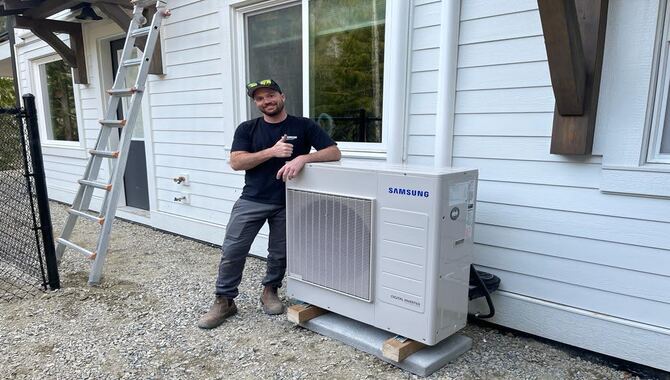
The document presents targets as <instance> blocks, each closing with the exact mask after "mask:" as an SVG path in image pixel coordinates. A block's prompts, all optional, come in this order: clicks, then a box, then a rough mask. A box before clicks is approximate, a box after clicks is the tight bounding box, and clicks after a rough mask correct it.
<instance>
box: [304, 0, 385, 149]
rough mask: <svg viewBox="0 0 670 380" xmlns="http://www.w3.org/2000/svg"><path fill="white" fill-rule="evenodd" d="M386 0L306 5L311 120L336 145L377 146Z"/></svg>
mask: <svg viewBox="0 0 670 380" xmlns="http://www.w3.org/2000/svg"><path fill="white" fill-rule="evenodd" d="M385 8H386V1H385V0H366V1H361V0H312V1H310V3H309V59H310V68H309V73H310V74H309V76H310V103H309V104H310V117H312V118H313V119H315V120H317V121H318V122H319V123H320V124H321V126H322V127H323V128H324V129H326V131H328V133H329V134H330V135H331V136H332V137H333V139H335V140H336V141H358V142H381V138H382V124H381V119H382V88H383V87H382V84H383V77H384V26H385V19H384V15H385Z"/></svg>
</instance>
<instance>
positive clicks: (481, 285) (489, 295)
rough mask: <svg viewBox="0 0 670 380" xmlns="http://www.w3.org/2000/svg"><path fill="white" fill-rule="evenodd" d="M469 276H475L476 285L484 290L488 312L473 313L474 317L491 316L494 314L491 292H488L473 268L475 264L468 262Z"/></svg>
mask: <svg viewBox="0 0 670 380" xmlns="http://www.w3.org/2000/svg"><path fill="white" fill-rule="evenodd" d="M470 277H471V278H473V277H474V278H475V279H476V280H477V286H479V287H480V288H481V289H482V290H483V291H484V297H486V303H487V304H488V306H489V313H488V314H486V315H481V314H479V313H475V314H474V315H475V317H477V318H491V317H493V316H494V315H495V314H496V309H495V307H493V300H492V299H491V293H489V290H488V289H487V288H486V284H484V281H482V278H481V277H479V273H477V270H476V269H475V266H474V265H472V264H470Z"/></svg>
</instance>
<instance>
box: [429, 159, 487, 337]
mask: <svg viewBox="0 0 670 380" xmlns="http://www.w3.org/2000/svg"><path fill="white" fill-rule="evenodd" d="M442 188H443V189H444V191H443V194H444V199H443V201H442V202H441V203H440V208H441V214H442V215H443V218H442V220H443V223H441V227H440V237H439V242H440V243H439V248H438V251H439V261H438V264H437V266H438V267H439V268H440V270H439V274H438V277H437V278H438V283H437V294H438V296H437V313H436V318H437V335H436V338H435V339H436V341H441V340H442V339H444V338H446V337H448V336H450V335H452V334H453V333H455V332H457V331H458V330H460V329H462V328H463V327H465V324H466V322H467V313H468V297H467V296H468V291H469V279H470V264H472V252H473V245H474V243H473V241H474V222H475V201H476V192H477V171H468V172H463V173H455V174H451V175H449V176H447V177H445V178H444V182H443V184H442Z"/></svg>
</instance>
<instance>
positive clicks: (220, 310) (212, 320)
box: [198, 296, 237, 329]
mask: <svg viewBox="0 0 670 380" xmlns="http://www.w3.org/2000/svg"><path fill="white" fill-rule="evenodd" d="M235 314H237V306H235V301H233V300H232V299H230V298H226V297H224V296H216V299H215V300H214V304H213V305H212V307H211V308H210V309H209V311H208V312H207V313H205V315H203V316H202V317H200V320H198V327H200V328H201V329H213V328H215V327H219V326H220V325H221V324H222V323H223V321H225V320H226V319H227V318H228V317H230V316H232V315H235Z"/></svg>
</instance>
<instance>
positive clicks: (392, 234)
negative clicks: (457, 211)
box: [374, 173, 439, 344]
mask: <svg viewBox="0 0 670 380" xmlns="http://www.w3.org/2000/svg"><path fill="white" fill-rule="evenodd" d="M378 183H379V190H378V197H377V204H378V210H379V212H378V218H377V236H376V245H377V247H378V249H377V250H376V252H375V257H376V265H377V267H376V276H375V278H376V283H375V292H376V298H375V323H374V325H375V326H377V327H379V328H382V329H385V330H389V331H392V332H393V333H395V334H399V335H402V336H405V337H407V338H411V339H414V340H416V341H419V342H422V343H426V344H433V342H432V340H433V339H432V337H433V336H434V335H435V332H434V331H433V326H434V311H435V302H434V299H435V295H434V286H433V278H432V276H433V272H436V269H435V268H434V265H432V263H433V262H434V261H435V260H434V254H433V251H434V246H435V242H434V240H435V237H436V236H437V234H436V225H435V222H436V219H435V217H436V216H435V214H436V212H437V211H436V209H437V207H436V204H435V203H434V199H436V197H437V198H439V194H438V193H439V192H438V185H439V177H438V176H419V175H411V174H409V173H408V174H406V175H404V174H395V173H383V174H379V180H378ZM431 332H432V333H431Z"/></svg>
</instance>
